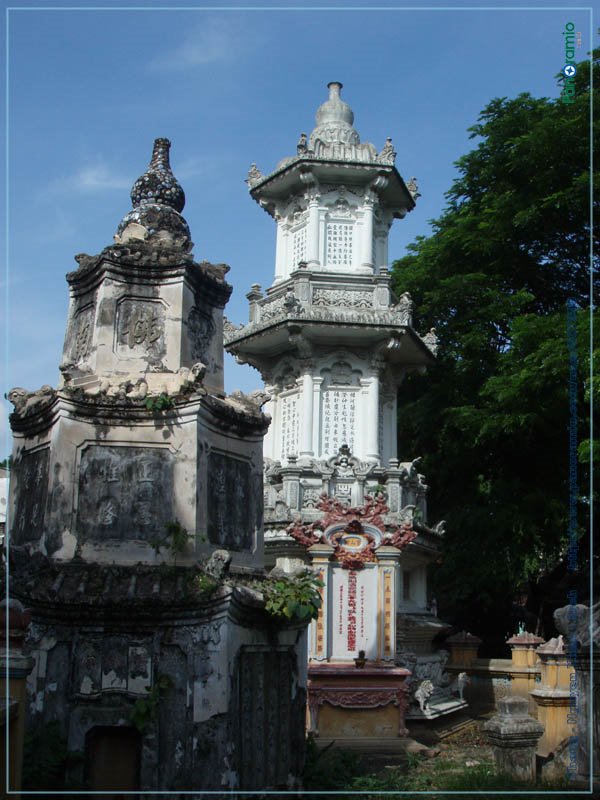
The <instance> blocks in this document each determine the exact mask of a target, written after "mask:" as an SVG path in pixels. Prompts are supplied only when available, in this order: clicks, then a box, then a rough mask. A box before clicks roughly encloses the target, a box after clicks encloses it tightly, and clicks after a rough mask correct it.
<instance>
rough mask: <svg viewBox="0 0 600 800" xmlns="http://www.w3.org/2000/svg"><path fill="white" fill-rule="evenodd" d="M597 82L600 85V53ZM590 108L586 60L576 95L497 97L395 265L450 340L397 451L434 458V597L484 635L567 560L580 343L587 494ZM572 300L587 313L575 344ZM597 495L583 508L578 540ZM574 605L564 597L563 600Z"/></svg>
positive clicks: (399, 281) (408, 401)
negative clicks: (438, 535) (437, 212)
mask: <svg viewBox="0 0 600 800" xmlns="http://www.w3.org/2000/svg"><path fill="white" fill-rule="evenodd" d="M599 52H600V51H599ZM594 78H595V81H594V85H595V86H596V87H597V86H598V85H600V66H599V64H598V52H597V53H596V54H595V59H594ZM595 95H596V97H595V101H596V102H595V107H596V108H598V107H599V106H600V93H598V90H597V89H596V90H595ZM589 109H590V64H589V61H588V62H583V63H580V64H579V65H578V69H577V75H576V96H575V101H574V102H573V103H572V104H565V103H563V102H562V101H561V99H560V98H557V99H548V98H534V97H532V96H531V95H529V94H521V95H519V96H518V97H516V98H515V99H512V100H510V99H507V98H500V99H495V100H492V101H491V102H490V103H489V104H488V105H487V106H486V108H484V110H483V111H482V113H481V115H480V117H479V121H478V124H476V125H474V126H473V127H472V128H470V132H471V138H475V139H477V140H478V144H477V146H476V147H475V149H474V150H472V151H471V152H470V153H468V154H467V155H465V156H463V157H462V158H461V159H460V160H459V161H458V162H457V168H458V173H459V175H458V177H457V179H456V180H455V181H454V183H453V185H452V187H451V189H450V191H449V192H448V193H447V195H446V197H447V201H448V202H447V207H446V209H445V210H444V212H443V213H442V215H441V217H440V218H439V219H437V220H435V221H433V223H432V225H433V233H432V235H431V236H429V237H419V238H418V239H417V240H416V242H414V243H413V244H412V245H411V246H410V247H409V254H408V255H407V256H406V257H404V258H402V259H400V260H399V261H396V262H395V264H394V267H393V277H394V283H395V288H396V290H397V291H398V292H404V291H409V292H410V293H411V295H412V296H413V299H414V300H415V303H416V308H417V314H418V318H417V320H416V324H417V325H418V327H419V328H420V329H421V330H427V329H428V328H430V327H434V328H435V329H436V333H437V335H438V338H439V344H440V347H439V352H438V363H437V365H436V366H435V367H433V368H432V369H430V370H429V372H428V374H427V375H426V376H424V377H421V376H417V375H409V376H408V377H407V379H406V381H405V382H404V384H403V386H402V387H401V392H400V413H399V444H400V455H401V456H402V457H404V458H409V457H414V456H415V455H423V456H424V460H423V470H424V472H425V474H426V475H427V476H428V477H429V479H430V483H431V494H430V516H431V517H432V518H438V519H439V518H444V519H446V520H447V531H448V532H447V535H446V537H445V541H444V542H443V544H442V553H441V563H440V564H439V565H438V566H437V568H436V569H434V571H433V575H432V578H433V585H434V591H435V592H436V593H437V596H438V600H439V602H440V605H441V608H442V609H443V610H444V611H445V612H446V613H447V614H448V615H450V616H453V617H454V618H455V619H456V621H457V623H458V624H461V625H464V626H468V627H470V628H471V629H472V630H473V632H478V633H480V632H484V630H485V628H486V627H487V628H488V629H489V625H490V614H491V613H492V611H494V612H495V613H497V615H498V620H497V633H498V635H499V636H500V634H501V633H503V632H505V631H506V629H507V627H510V625H511V621H510V605H511V596H512V594H513V593H514V592H515V590H516V589H517V587H518V586H520V585H523V584H526V583H529V585H530V586H534V587H535V586H536V585H539V583H540V580H541V579H542V578H543V576H544V575H545V574H548V573H549V572H550V571H552V570H553V569H556V568H557V565H560V564H561V558H562V559H564V556H565V553H566V546H567V534H568V518H569V517H568V514H569V509H568V497H569V425H570V423H571V422H572V416H571V417H570V413H569V363H570V362H569V356H570V355H573V352H574V351H576V352H577V355H578V363H577V369H578V382H577V386H576V394H577V408H578V418H579V422H578V431H577V434H578V441H579V442H580V443H581V444H580V446H579V456H580V461H581V463H580V474H579V486H580V487H581V488H582V490H584V489H585V486H586V482H587V481H586V470H588V469H589V460H590V459H589V452H590V447H589V441H588V442H587V443H586V439H588V438H589V434H588V425H589V417H588V415H587V410H588V402H589V397H590V395H591V394H592V393H593V391H594V387H592V386H591V384H590V381H589V380H588V375H589V326H590V313H591V312H590V222H589V221H590V170H589V164H590V137H589V131H590V124H589V123H590V120H589V114H590V111H589ZM597 131H598V128H597V126H596V134H595V135H596V136H597V135H598V134H597ZM596 236H597V232H596ZM595 245H596V248H597V246H598V241H597V239H596V241H595ZM567 302H569V303H572V304H573V303H574V304H575V306H576V308H577V309H578V311H577V313H576V317H577V319H576V329H577V335H576V342H573V341H571V342H569V340H568V338H567V327H566V326H567V310H566V304H567ZM595 349H596V350H597V349H598V345H597V344H595ZM571 363H572V362H571ZM596 391H597V387H596ZM586 398H587V400H586ZM589 500H590V498H585V497H583V498H580V503H579V506H580V509H579V510H580V515H579V532H578V534H579V535H580V536H582V537H583V538H582V543H585V537H586V535H589V532H588V533H586V531H585V524H586V510H587V503H589ZM580 558H583V546H582V552H581V554H580ZM562 563H563V566H564V561H563V562H562ZM586 567H589V565H586ZM562 571H563V573H565V579H566V578H568V577H569V576H566V569H563V570H562ZM583 583H584V582H583V580H581V581H580V585H581V591H582V592H583V591H584V589H583ZM546 599H547V600H548V598H546ZM565 602H566V598H565V597H564V594H563V596H562V598H561V599H557V602H556V605H562V604H564V603H565ZM534 611H535V609H534Z"/></svg>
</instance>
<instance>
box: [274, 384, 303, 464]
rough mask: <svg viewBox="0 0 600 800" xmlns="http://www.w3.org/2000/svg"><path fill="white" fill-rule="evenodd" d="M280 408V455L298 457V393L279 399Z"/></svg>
mask: <svg viewBox="0 0 600 800" xmlns="http://www.w3.org/2000/svg"><path fill="white" fill-rule="evenodd" d="M279 402H280V408H281V454H282V456H284V457H285V456H290V455H298V446H299V431H300V408H299V403H298V393H297V392H295V393H294V394H289V395H287V396H282V397H281V398H280V401H279Z"/></svg>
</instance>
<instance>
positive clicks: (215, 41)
mask: <svg viewBox="0 0 600 800" xmlns="http://www.w3.org/2000/svg"><path fill="white" fill-rule="evenodd" d="M237 29H238V25H237V24H236V23H235V22H234V21H233V19H232V18H231V16H230V17H228V18H218V19H216V18H214V17H213V18H211V19H208V20H207V21H206V22H205V23H204V24H203V25H202V26H199V27H197V28H195V29H194V30H193V31H190V32H189V33H188V34H187V35H186V37H185V38H184V40H183V41H182V42H181V44H179V45H178V46H177V47H175V48H173V49H172V50H169V51H167V52H165V53H163V54H162V55H159V56H157V57H156V58H154V59H153V60H152V61H150V62H149V63H148V65H147V68H148V69H149V70H150V71H152V72H162V71H177V70H184V69H190V68H191V67H200V66H204V65H205V64H212V63H213V62H215V61H224V60H227V59H229V58H231V56H232V55H233V54H234V53H236V54H238V53H239V52H240V47H241V45H242V43H243V40H242V38H241V37H240V36H239V34H238V30H237Z"/></svg>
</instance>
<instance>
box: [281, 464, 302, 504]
mask: <svg viewBox="0 0 600 800" xmlns="http://www.w3.org/2000/svg"><path fill="white" fill-rule="evenodd" d="M297 460H298V459H297V456H294V455H289V456H288V463H287V466H286V467H283V468H282V470H281V480H282V483H283V486H282V491H283V498H284V500H285V503H286V505H287V506H288V508H289V509H290V510H291V511H300V475H301V474H302V469H301V467H299V466H298V465H297Z"/></svg>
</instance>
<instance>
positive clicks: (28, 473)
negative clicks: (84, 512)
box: [11, 447, 50, 544]
mask: <svg viewBox="0 0 600 800" xmlns="http://www.w3.org/2000/svg"><path fill="white" fill-rule="evenodd" d="M49 458H50V451H49V449H48V448H47V447H46V448H45V449H43V450H38V451H37V452H35V453H23V454H22V455H21V458H20V459H19V461H18V462H17V463H16V464H15V465H14V467H13V475H12V480H13V481H15V482H16V497H15V511H14V519H13V522H12V526H11V537H12V541H13V542H14V544H21V543H22V542H31V541H34V540H35V539H39V538H41V536H42V533H43V531H44V514H45V510H46V499H47V497H48V461H49Z"/></svg>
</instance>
